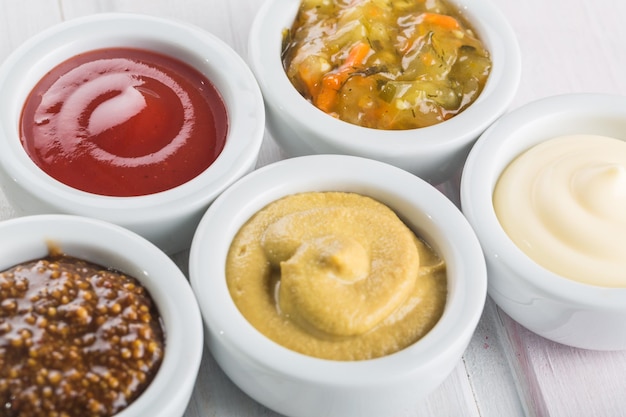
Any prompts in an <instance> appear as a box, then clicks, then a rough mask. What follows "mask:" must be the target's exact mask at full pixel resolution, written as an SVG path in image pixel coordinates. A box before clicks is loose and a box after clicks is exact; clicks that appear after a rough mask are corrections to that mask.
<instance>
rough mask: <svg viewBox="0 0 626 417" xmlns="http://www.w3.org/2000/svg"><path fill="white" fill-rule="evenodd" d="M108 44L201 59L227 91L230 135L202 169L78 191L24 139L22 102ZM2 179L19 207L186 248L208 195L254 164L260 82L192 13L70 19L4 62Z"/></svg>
mask: <svg viewBox="0 0 626 417" xmlns="http://www.w3.org/2000/svg"><path fill="white" fill-rule="evenodd" d="M106 47H136V48H143V49H151V50H156V51H159V52H161V53H163V54H167V55H170V56H172V57H174V58H178V59H180V60H182V61H185V62H187V63H188V64H190V65H191V66H193V67H195V68H196V69H198V70H199V71H200V72H201V73H203V74H204V75H205V76H207V78H208V79H209V80H210V81H211V82H212V83H213V84H214V85H215V87H216V88H217V89H218V91H219V92H220V93H221V95H222V98H223V100H224V103H225V105H226V108H227V112H228V121H229V130H228V136H227V139H226V145H225V147H224V149H223V151H222V153H221V154H220V156H219V157H218V159H217V160H216V161H215V162H214V163H213V164H212V165H211V166H210V167H209V168H208V169H207V170H205V171H204V172H203V173H201V174H200V175H199V176H197V177H196V178H194V179H192V180H191V181H188V182H187V183H185V184H183V185H181V186H178V187H176V188H173V189H171V190H168V191H165V192H161V193H156V194H151V195H145V196H139V197H104V196H100V195H96V194H90V193H87V192H83V191H79V190H76V189H74V188H71V187H68V186H66V185H64V184H62V183H60V182H59V181H56V180H54V179H52V178H51V177H50V176H48V175H47V174H45V173H44V172H43V171H42V170H41V169H39V168H38V167H37V166H36V165H35V164H34V163H33V162H32V160H31V159H30V158H29V156H28V155H27V154H26V152H25V150H24V148H23V147H22V145H21V143H20V138H19V120H20V115H21V111H22V106H23V104H24V102H25V100H26V97H27V96H28V94H29V93H30V91H31V89H32V88H33V86H34V85H35V84H36V83H37V82H38V81H39V80H40V79H41V77H42V76H43V75H44V74H45V73H46V72H47V71H49V70H50V69H52V68H53V67H54V66H56V65H57V64H59V63H60V62H62V61H65V60H66V59H68V58H71V57H73V56H75V55H76V54H78V53H81V52H85V51H89V50H93V49H99V48H106ZM0 91H2V94H1V95H0V148H1V149H2V152H0V185H1V186H2V187H3V188H4V191H5V194H6V196H7V198H8V199H9V201H10V202H11V203H12V205H13V206H15V208H16V210H17V211H18V213H19V214H40V213H69V214H76V215H83V216H89V217H95V218H100V219H103V220H107V221H110V222H113V223H116V224H120V225H122V226H125V227H127V228H129V229H131V230H133V231H135V232H137V233H139V234H141V235H143V236H145V237H146V238H148V239H149V240H151V241H152V242H154V243H156V244H157V245H158V246H159V247H161V248H162V249H163V250H165V251H166V252H168V253H173V252H177V251H180V250H182V249H186V248H188V247H189V245H190V244H191V238H192V236H193V232H194V230H195V227H196V226H197V223H198V221H199V220H200V217H201V215H202V214H203V213H204V211H205V210H206V208H207V206H208V205H209V204H210V202H211V201H212V200H213V199H214V198H215V197H216V196H217V195H218V194H219V193H221V192H222V191H223V190H224V189H225V188H226V187H228V186H229V185H230V184H231V183H233V182H234V181H235V180H236V179H238V178H239V177H241V176H242V175H244V174H246V173H247V172H249V171H250V170H252V169H254V166H255V164H256V160H257V155H258V152H259V149H260V146H261V142H262V140H263V134H264V129H265V111H264V106H263V99H262V96H261V92H260V90H259V87H258V84H257V83H256V80H255V79H254V76H253V75H252V73H251V71H250V70H249V69H248V67H247V66H246V65H245V63H244V61H243V60H242V59H241V58H240V57H239V55H237V54H236V53H235V52H234V51H233V50H232V49H231V48H230V47H228V46H227V45H226V44H225V43H224V42H222V41H221V40H219V39H218V38H217V37H215V36H213V35H211V34H210V33H207V32H206V31H203V30H201V29H199V28H196V27H193V26H190V25H188V24H186V23H181V22H177V21H172V20H167V19H161V18H156V17H150V16H144V15H139V14H117V13H112V14H108V13H105V14H96V15H91V16H88V17H84V18H78V19H74V20H69V21H66V22H64V23H61V24H59V25H57V26H54V27H52V28H50V29H48V30H45V31H43V32H42V33H40V34H38V35H36V36H35V37H33V38H31V39H30V40H28V41H26V42H25V43H24V44H22V45H21V46H20V47H18V48H17V49H16V50H15V51H14V52H13V53H12V54H11V55H10V56H9V57H8V58H7V59H6V61H5V62H4V63H3V65H2V66H1V67H0Z"/></svg>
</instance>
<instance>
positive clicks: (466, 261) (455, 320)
mask: <svg viewBox="0 0 626 417" xmlns="http://www.w3.org/2000/svg"><path fill="white" fill-rule="evenodd" d="M307 191H346V192H356V193H360V194H364V195H368V196H370V197H373V198H374V199H377V200H378V201H381V202H382V203H384V204H387V205H388V206H389V207H391V208H392V209H393V210H394V211H395V212H396V213H397V214H398V215H399V217H400V218H401V219H403V221H404V222H405V223H406V224H407V225H408V226H409V227H410V228H411V229H412V230H413V231H414V232H415V233H416V234H418V235H419V236H421V237H423V238H424V240H426V241H427V242H428V243H430V245H431V246H432V247H433V248H434V249H435V250H436V251H437V252H438V253H439V254H440V256H442V257H443V259H444V260H445V261H446V262H447V271H448V299H447V303H446V307H445V311H444V313H443V316H442V318H441V319H440V321H439V322H438V323H437V324H436V326H435V327H434V328H433V329H432V330H431V331H430V332H429V333H428V334H427V335H426V336H425V337H424V338H422V339H421V340H419V341H418V342H417V343H415V344H413V345H411V346H409V347H408V348H406V349H404V350H402V351H400V352H397V353H394V354H391V355H388V356H385V357H381V358H378V359H373V360H365V361H345V362H343V361H332V360H324V359H318V358H314V357H311V356H306V355H303V354H300V353H296V352H294V351H291V350H289V349H287V348H284V347H282V346H280V345H278V344H276V343H274V342H273V341H270V340H269V339H268V338H266V337H265V336H263V335H262V334H261V333H259V332H258V331H257V330H256V329H255V328H254V327H252V325H250V324H249V322H248V321H247V320H246V319H245V318H244V317H243V316H242V315H241V314H240V312H239V310H238V309H237V307H236V306H235V304H234V302H233V301H232V299H231V297H230V294H229V292H228V288H227V285H226V278H225V272H224V265H225V260H226V255H227V252H228V249H229V247H230V243H231V241H232V239H233V237H234V235H235V234H236V233H237V231H238V230H239V228H240V227H241V226H242V225H243V224H244V223H245V222H246V221H247V220H248V219H249V218H250V217H251V216H252V215H253V214H254V213H255V212H257V211H258V210H260V209H261V208H263V207H264V206H265V205H267V204H269V203H270V202H272V201H275V200H277V199H279V198H281V197H283V196H287V195H290V194H294V193H299V192H307ZM190 280H191V285H192V288H193V290H194V292H195V294H196V297H197V299H198V303H199V305H200V310H201V311H202V315H203V318H204V322H205V328H206V332H205V334H206V341H207V344H208V347H209V348H210V350H211V352H212V353H213V356H214V357H215V359H216V360H217V362H218V363H219V365H220V366H221V367H222V369H223V370H224V371H225V372H226V374H227V375H228V376H229V377H230V378H231V379H232V380H233V381H234V383H235V384H237V385H238V386H239V387H240V388H241V389H242V390H243V391H244V392H246V393H247V394H248V395H250V396H251V397H252V398H254V399H255V400H257V401H258V402H260V403H261V404H263V405H265V406H267V407H269V408H271V409H273V410H275V411H277V412H279V413H282V414H285V415H287V416H302V417H304V416H311V417H313V416H315V417H317V416H320V415H323V416H327V417H332V416H337V417H345V416H351V415H359V416H365V417H366V416H376V417H379V416H383V415H396V414H397V413H398V412H400V411H401V410H406V409H411V408H412V407H413V408H414V406H415V404H417V403H418V402H419V401H421V400H423V398H424V397H425V396H426V395H428V393H430V392H431V391H433V390H434V389H435V388H436V387H437V386H438V385H439V384H440V383H441V382H442V381H443V380H444V379H445V378H446V377H447V376H448V375H449V374H450V372H451V371H452V370H453V368H454V367H455V366H456V365H457V363H458V361H459V359H460V358H461V356H462V354H463V352H464V350H465V348H466V347H467V344H468V343H469V341H470V338H471V336H472V334H473V332H474V330H475V327H476V325H477V323H478V320H479V318H480V315H481V312H482V309H483V306H484V302H485V297H486V269H485V263H484V258H483V254H482V252H481V250H480V246H479V244H478V241H477V239H476V237H475V235H474V232H473V231H472V229H471V228H470V226H469V224H468V223H467V222H466V220H465V218H464V217H463V216H462V214H461V213H460V211H459V210H458V209H457V208H456V206H454V205H453V204H452V203H451V202H450V201H449V200H448V199H447V198H446V197H445V196H444V195H443V194H441V193H440V192H439V191H437V190H436V189H435V188H434V187H433V186H431V185H429V184H428V183H426V182H424V181H423V180H421V179H419V178H418V177H416V176H414V175H412V174H410V173H408V172H406V171H404V170H401V169H399V168H397V167H394V166H391V165H388V164H386V163H382V162H378V161H374V160H369V159H365V158H360V157H354V156H345V155H313V156H303V157H298V158H293V159H287V160H283V161H281V162H277V163H274V164H272V165H268V166H266V167H263V168H261V169H259V170H257V171H255V172H253V173H251V174H249V175H247V176H246V177H244V178H242V179H241V180H239V181H238V182H236V183H235V184H234V185H233V186H232V187H230V188H229V189H228V190H226V191H225V192H224V193H223V194H222V195H221V196H220V197H218V199H217V200H216V201H215V202H214V203H213V204H212V205H211V207H210V208H209V210H208V211H207V213H206V214H205V216H204V217H203V219H202V221H201V222H200V225H199V226H198V230H197V232H196V235H195V236H194V240H193V243H192V247H191V253H190Z"/></svg>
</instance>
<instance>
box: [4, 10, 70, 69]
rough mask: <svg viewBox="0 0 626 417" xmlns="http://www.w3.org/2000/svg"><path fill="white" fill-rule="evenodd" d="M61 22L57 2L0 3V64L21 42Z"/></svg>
mask: <svg viewBox="0 0 626 417" xmlns="http://www.w3.org/2000/svg"><path fill="white" fill-rule="evenodd" d="M61 20H62V17H61V11H60V9H59V6H58V4H57V2H54V1H50V0H3V1H1V2H0V36H2V38H1V39H2V41H1V42H0V62H3V61H4V59H5V58H6V57H7V56H8V55H9V53H11V52H12V51H13V49H15V48H17V46H18V45H20V44H21V43H22V42H24V41H25V40H26V39H28V38H29V37H31V36H33V35H35V34H36V33H38V32H40V31H42V30H43V29H46V28H47V27H49V26H52V25H53V24H55V23H58V22H60V21H61Z"/></svg>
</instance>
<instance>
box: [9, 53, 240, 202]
mask: <svg viewBox="0 0 626 417" xmlns="http://www.w3.org/2000/svg"><path fill="white" fill-rule="evenodd" d="M227 131H228V119H227V113H226V108H225V105H224V102H223V100H222V98H221V96H220V93H219V92H218V91H217V90H216V88H215V86H214V85H213V84H212V83H211V82H210V81H209V80H208V79H207V78H206V77H205V76H204V75H203V74H201V73H200V72H199V71H197V70H196V69H194V68H192V67H191V66H189V65H188V64H186V63H184V62H182V61H179V60H177V59H175V58H172V57H169V56H166V55H163V54H160V53H156V52H152V51H148V50H143V49H132V48H109V49H100V50H94V51H89V52H86V53H83V54H80V55H77V56H75V57H72V58H70V59H68V60H67V61H65V62H63V63H61V64H60V65H58V66H57V67H55V68H54V69H52V70H51V71H50V72H49V73H47V74H46V75H45V76H44V77H43V78H42V79H41V80H40V81H39V83H38V84H37V85H36V86H35V87H34V88H33V90H32V91H31V93H30V95H29V97H28V98H27V100H26V102H25V104H24V108H23V110H22V117H21V121H20V135H21V141H22V145H23V146H24V149H25V150H26V152H27V153H28V155H29V156H30V158H31V159H32V160H33V161H34V162H35V164H37V165H38V166H39V167H40V168H41V169H42V170H43V171H45V172H46V173H47V174H48V175H50V176H52V177H53V178H55V179H57V180H58V181H60V182H62V183H64V184H66V185H69V186H71V187H74V188H77V189H79V190H83V191H87V192H90V193H94V194H101V195H108V196H138V195H146V194H153V193H157V192H161V191H165V190H168V189H171V188H174V187H176V186H178V185H181V184H183V183H185V182H187V181H189V180H191V179H193V178H195V177H196V176H198V175H199V174H200V173H201V172H202V171H204V170H205V169H206V168H207V167H209V166H210V165H211V164H212V163H213V162H214V161H215V159H217V157H218V156H219V154H220V152H221V151H222V149H223V148H224V143H225V141H226V133H227Z"/></svg>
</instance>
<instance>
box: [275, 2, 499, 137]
mask: <svg viewBox="0 0 626 417" xmlns="http://www.w3.org/2000/svg"><path fill="white" fill-rule="evenodd" d="M282 53H283V65H284V67H285V70H286V72H287V76H288V77H289V79H290V80H291V82H292V83H293V84H294V86H295V87H296V89H297V90H298V91H299V92H300V93H301V94H302V95H303V96H304V97H305V98H307V99H308V100H310V101H311V102H312V103H313V104H314V105H315V106H317V107H318V108H319V109H321V110H322V111H324V112H326V113H328V114H330V115H332V116H334V117H337V118H339V119H341V120H344V121H346V122H349V123H353V124H357V125H361V126H365V127H371V128H377V129H413V128H419V127H425V126H430V125H434V124H437V123H440V122H442V121H444V120H447V119H449V118H451V117H453V116H455V115H456V114H458V113H460V112H462V111H463V110H464V109H466V108H467V107H468V106H469V105H470V104H471V103H472V102H474V100H476V98H477V97H478V95H479V94H480V92H481V91H482V89H483V87H484V85H485V82H486V80H487V77H488V76H489V71H490V69H491V59H490V56H489V52H488V51H487V50H486V49H485V46H484V45H483V44H482V42H481V41H480V40H479V39H478V38H477V36H476V35H475V33H474V31H473V30H472V29H471V27H470V26H469V24H468V23H467V21H466V20H465V19H464V17H463V16H462V14H461V13H460V11H459V10H457V9H455V8H454V7H453V6H452V5H450V4H448V3H446V2H444V1H442V0H303V1H302V3H301V5H300V9H299V11H298V14H297V16H296V19H295V21H294V23H293V26H292V27H291V28H290V29H288V30H286V31H285V34H284V39H283V49H282Z"/></svg>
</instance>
